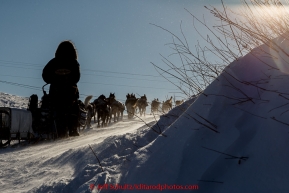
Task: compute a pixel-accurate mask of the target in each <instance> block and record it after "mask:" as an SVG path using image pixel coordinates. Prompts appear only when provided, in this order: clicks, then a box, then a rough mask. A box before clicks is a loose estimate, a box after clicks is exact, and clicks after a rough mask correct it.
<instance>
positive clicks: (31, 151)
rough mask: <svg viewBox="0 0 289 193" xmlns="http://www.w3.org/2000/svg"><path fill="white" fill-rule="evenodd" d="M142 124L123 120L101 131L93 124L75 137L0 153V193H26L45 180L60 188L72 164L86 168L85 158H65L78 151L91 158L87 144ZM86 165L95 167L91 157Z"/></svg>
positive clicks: (10, 149)
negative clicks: (53, 181)
mask: <svg viewBox="0 0 289 193" xmlns="http://www.w3.org/2000/svg"><path fill="white" fill-rule="evenodd" d="M142 119H143V121H144V122H146V123H147V124H149V123H151V122H154V121H155V118H154V117H153V116H149V115H147V116H146V117H145V118H143V117H142ZM143 121H141V120H140V119H138V118H135V119H133V120H127V119H126V117H124V120H123V121H120V122H117V123H115V124H112V125H110V126H109V127H105V128H97V124H93V125H92V128H90V129H85V130H84V131H83V132H82V133H81V135H80V136H79V137H70V138H67V139H58V140H55V141H53V140H50V141H40V142H39V143H37V144H27V145H24V146H22V145H19V146H18V147H17V146H16V147H15V148H14V147H13V148H12V147H7V148H4V149H0V168H1V171H0V192H29V191H31V190H32V189H37V187H39V186H41V185H42V184H43V183H45V182H47V181H49V180H55V181H56V182H57V183H58V182H59V183H61V181H63V184H66V183H67V182H68V181H69V180H71V178H73V177H72V175H73V174H74V172H75V171H74V168H73V167H72V165H73V164H77V163H76V162H79V164H80V165H82V164H81V162H82V160H83V161H84V162H83V166H85V165H87V162H86V161H87V160H86V157H87V156H80V155H78V154H77V155H76V156H77V157H78V158H77V159H76V160H75V159H74V158H70V157H69V154H71V155H74V154H73V153H72V152H74V151H79V150H80V151H82V152H83V153H87V154H92V152H91V150H90V149H89V146H88V145H89V144H93V145H95V144H98V143H100V142H102V141H103V140H104V139H106V138H108V137H110V136H116V135H123V134H126V133H130V132H134V131H136V130H137V129H138V128H140V127H142V126H144V125H145V123H144V122H143ZM146 127H147V126H146ZM67 156H68V157H67ZM62 159H63V160H62ZM90 159H91V158H90ZM85 160H86V161H85ZM70 162H75V163H71V164H70ZM89 162H90V163H91V164H96V160H95V158H93V157H92V159H91V160H90V161H89ZM78 169H79V168H78ZM76 170H77V169H76ZM35 191H36V192H37V190H35ZM32 192H33V191H32ZM40 192H41V191H40Z"/></svg>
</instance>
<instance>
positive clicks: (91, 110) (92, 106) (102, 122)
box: [83, 93, 184, 129]
mask: <svg viewBox="0 0 289 193" xmlns="http://www.w3.org/2000/svg"><path fill="white" fill-rule="evenodd" d="M92 97H93V96H92V95H89V96H87V97H86V98H85V100H84V104H85V108H86V110H87V123H86V125H85V126H84V127H83V129H84V128H85V127H90V123H91V120H92V118H94V122H95V123H96V122H97V126H98V127H105V126H107V125H108V124H109V123H111V121H112V119H113V121H114V122H117V121H119V120H122V119H123V113H124V111H125V110H126V111H127V115H128V119H132V118H133V117H134V116H135V115H136V114H137V111H138V113H139V116H145V112H146V107H147V106H148V101H147V97H146V95H145V94H144V95H143V96H141V97H140V98H137V97H136V96H135V95H134V94H127V95H126V101H125V104H123V103H121V102H120V101H118V100H116V98H115V94H114V93H110V95H109V97H105V96H104V95H103V94H102V95H100V96H99V97H98V98H97V99H95V100H94V101H93V102H90V101H91V99H92ZM172 99H173V97H171V98H170V99H168V100H166V101H163V102H160V101H159V100H158V99H154V100H153V101H152V102H151V113H152V114H156V113H158V112H159V111H161V112H163V113H166V112H168V111H169V110H171V109H172V106H173V100H172ZM183 102H184V100H181V101H175V105H176V106H178V105H180V104H182V103H183ZM160 106H161V108H160ZM160 109H161V110H160Z"/></svg>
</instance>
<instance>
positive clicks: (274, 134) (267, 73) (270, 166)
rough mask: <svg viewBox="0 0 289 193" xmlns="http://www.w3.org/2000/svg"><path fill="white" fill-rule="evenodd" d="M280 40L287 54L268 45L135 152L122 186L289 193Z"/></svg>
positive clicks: (288, 123)
mask: <svg viewBox="0 0 289 193" xmlns="http://www.w3.org/2000/svg"><path fill="white" fill-rule="evenodd" d="M272 43H275V44H276V45H278V46H280V49H282V50H283V51H279V52H276V51H275V50H273V49H271V48H270V47H269V46H267V45H262V46H260V47H258V48H255V49H254V50H252V51H251V52H250V53H249V54H247V55H246V56H244V57H243V58H240V59H238V60H236V61H234V62H232V63H231V64H230V65H229V66H228V67H227V68H226V69H225V70H224V71H223V73H222V74H221V75H220V76H219V77H218V78H217V79H216V80H215V81H214V82H213V83H212V84H211V85H210V86H208V87H207V88H206V89H205V90H204V92H203V94H202V95H200V96H199V97H198V98H197V100H196V101H195V102H194V103H193V104H192V105H191V106H190V107H189V108H188V109H187V110H186V111H184V113H183V114H182V116H180V117H179V118H178V119H177V120H176V121H175V122H174V123H173V124H172V125H170V126H169V127H168V128H167V129H166V130H165V131H164V132H163V135H165V136H166V137H164V136H163V135H159V136H158V137H157V138H156V139H155V140H154V141H152V142H151V143H150V144H148V145H147V146H145V147H143V148H140V149H139V150H138V151H136V152H135V153H134V157H133V158H132V159H131V164H130V166H129V167H128V169H127V171H126V172H123V173H121V175H120V177H119V180H118V181H117V183H119V184H131V185H133V184H147V185H153V184H154V185H156V184H171V185H172V184H177V185H193V184H197V185H198V190H197V192H207V193H208V192H210V193H214V192H220V193H221V192H235V193H237V192H240V193H243V192H288V191H289V184H288V180H289V177H288V176H289V167H288V166H287V163H288V161H289V154H288V152H287V148H288V147H289V140H288V137H289V119H288V115H289V113H288V111H289V107H288V104H289V102H288V100H289V88H288V84H289V76H288V75H287V74H286V69H288V67H287V66H288V65H289V64H288V62H287V61H289V58H288V55H287V53H289V52H288V51H289V46H288V45H289V42H288V40H287V39H285V38H284V36H281V37H279V38H276V39H274V40H272ZM268 45H270V44H269V43H268ZM281 67H282V68H281ZM284 69H285V70H284ZM106 191H108V192H109V190H103V192H106ZM154 191H156V190H154ZM154 191H152V192H154ZM163 191H164V192H166V190H163ZM167 191H170V190H167ZM192 191H194V190H192ZM118 192H126V190H119V191H118Z"/></svg>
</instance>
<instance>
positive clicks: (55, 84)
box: [42, 58, 80, 101]
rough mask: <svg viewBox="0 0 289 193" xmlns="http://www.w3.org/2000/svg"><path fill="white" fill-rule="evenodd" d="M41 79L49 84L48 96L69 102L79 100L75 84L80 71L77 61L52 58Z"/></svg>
mask: <svg viewBox="0 0 289 193" xmlns="http://www.w3.org/2000/svg"><path fill="white" fill-rule="evenodd" d="M42 78H43V80H44V81H45V82H46V83H48V84H50V89H49V95H50V96H51V97H52V98H54V99H56V98H58V99H60V98H63V99H65V100H69V101H74V100H77V99H78V98H79V92H78V88H77V82H78V81H79V79H80V69H79V63H78V62H77V60H75V59H63V58H53V59H52V60H50V61H49V62H48V63H47V64H46V66H45V67H44V69H43V72H42ZM60 100H61V99H60Z"/></svg>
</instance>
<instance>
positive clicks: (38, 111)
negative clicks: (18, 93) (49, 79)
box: [0, 85, 87, 147]
mask: <svg viewBox="0 0 289 193" xmlns="http://www.w3.org/2000/svg"><path fill="white" fill-rule="evenodd" d="M45 86H46V85H44V86H43V87H42V90H43V94H44V95H43V97H42V98H41V102H40V107H38V96H37V95H31V96H30V99H29V104H28V108H27V110H26V109H17V108H9V107H0V147H5V146H7V145H10V142H11V141H12V140H18V141H19V143H20V141H22V140H25V141H28V142H30V141H31V140H34V139H56V138H58V137H59V133H60V131H61V129H62V128H61V127H62V126H63V124H62V125H61V124H58V123H56V122H57V121H59V119H60V118H59V117H60V116H58V115H57V113H56V112H55V110H53V108H52V105H51V101H50V100H49V95H48V94H47V93H46V92H45V91H44V87H45ZM77 105H78V112H77V113H76V114H75V117H76V118H77V119H78V121H77V124H78V125H77V127H78V128H79V127H81V126H84V124H85V123H86V114H87V112H86V110H85V106H84V104H83V103H82V101H80V100H79V101H77ZM74 113H75V112H74ZM60 125H61V126H60Z"/></svg>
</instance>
